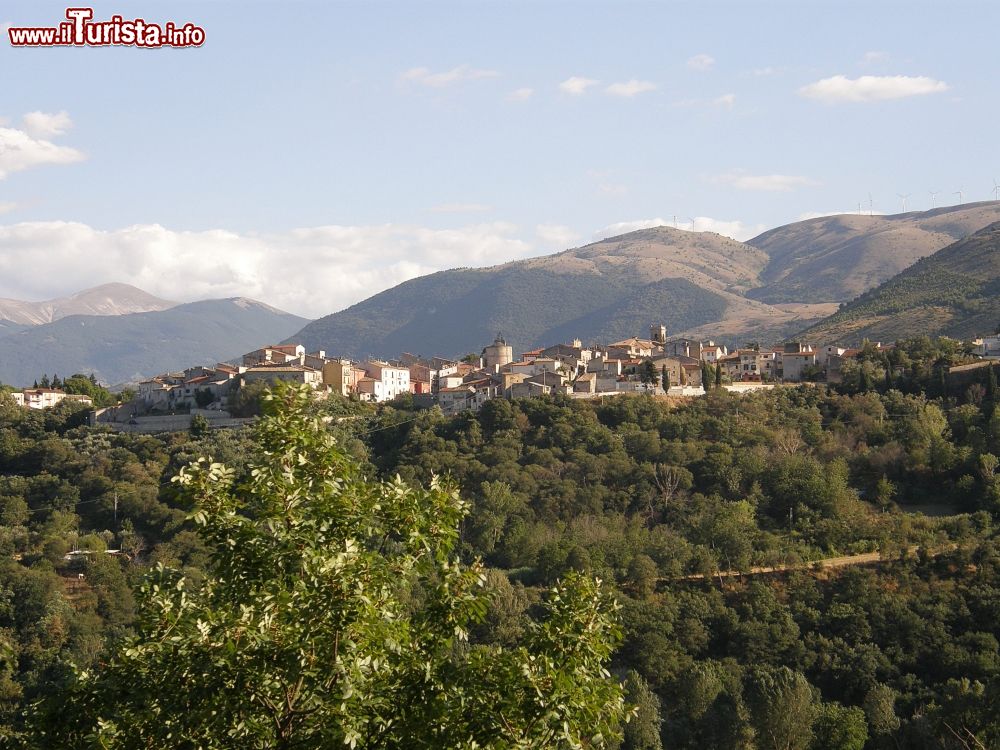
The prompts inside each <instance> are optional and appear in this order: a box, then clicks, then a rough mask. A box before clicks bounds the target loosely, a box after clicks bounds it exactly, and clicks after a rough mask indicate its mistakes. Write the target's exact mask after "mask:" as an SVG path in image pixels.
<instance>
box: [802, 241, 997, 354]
mask: <svg viewBox="0 0 1000 750" xmlns="http://www.w3.org/2000/svg"><path fill="white" fill-rule="evenodd" d="M998 323H1000V222H997V223H995V224H992V225H990V226H988V227H986V228H985V229H982V230H980V231H978V232H976V233H975V234H973V235H972V236H971V237H967V238H965V239H963V240H959V241H958V242H955V243H953V244H951V245H949V246H948V247H946V248H944V249H943V250H939V251H938V252H937V253H935V254H934V255H932V256H930V257H929V258H924V259H923V260H921V261H918V262H917V263H916V264H914V265H913V266H911V267H910V268H908V269H907V270H905V271H903V272H902V273H900V274H899V275H897V276H895V277H893V278H892V279H890V280H889V281H886V282H885V283H883V284H881V285H880V286H878V287H876V288H875V289H873V290H871V291H870V292H867V293H866V294H863V295H862V296H860V297H858V298H857V299H856V300H854V301H853V302H851V303H850V304H848V305H846V306H845V307H844V308H843V309H841V310H840V311H839V312H837V313H835V314H834V315H831V316H830V317H829V318H827V319H825V320H823V321H821V322H820V323H818V324H816V325H814V326H812V327H810V328H807V329H806V330H805V331H803V332H802V333H801V334H799V335H800V337H801V338H803V339H808V340H810V341H820V342H824V343H834V342H837V343H840V344H857V343H859V342H860V341H861V340H862V339H865V338H868V339H872V340H879V341H892V340H894V339H898V338H904V337H908V336H917V335H928V336H938V335H945V336H952V337H955V338H969V337H972V336H975V335H978V334H983V333H991V332H992V331H993V330H995V329H996V327H997V325H998Z"/></svg>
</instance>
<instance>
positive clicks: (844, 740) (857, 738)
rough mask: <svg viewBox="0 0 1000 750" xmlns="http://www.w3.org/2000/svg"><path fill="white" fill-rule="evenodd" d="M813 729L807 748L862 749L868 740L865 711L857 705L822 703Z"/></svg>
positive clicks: (828, 749)
mask: <svg viewBox="0 0 1000 750" xmlns="http://www.w3.org/2000/svg"><path fill="white" fill-rule="evenodd" d="M813 731H814V733H815V736H814V737H813V741H812V744H811V745H809V750H864V746H865V743H866V742H868V724H867V722H866V720H865V712H864V711H863V710H862V709H860V708H858V707H857V706H842V705H840V704H839V703H823V704H822V705H821V706H820V708H819V715H818V716H817V717H816V721H815V722H814V723H813Z"/></svg>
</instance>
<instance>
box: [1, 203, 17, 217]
mask: <svg viewBox="0 0 1000 750" xmlns="http://www.w3.org/2000/svg"><path fill="white" fill-rule="evenodd" d="M15 208H17V204H16V203H12V202H10V201H0V214H9V213H10V212H11V211H13V210H14V209H15Z"/></svg>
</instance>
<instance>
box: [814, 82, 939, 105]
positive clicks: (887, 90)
mask: <svg viewBox="0 0 1000 750" xmlns="http://www.w3.org/2000/svg"><path fill="white" fill-rule="evenodd" d="M947 90H948V84H947V83H945V82H944V81H938V80H935V79H933V78H928V77H926V76H861V77H860V78H848V77H847V76H833V77H831V78H824V79H822V80H820V81H816V82H815V83H810V84H809V85H807V86H803V87H802V88H800V89H799V95H800V96H804V97H806V98H807V99H815V100H817V101H821V102H825V103H827V104H839V103H842V102H855V103H857V102H877V101H884V100H889V99H904V98H906V97H910V96H926V95H927V94H939V93H941V92H943V91H947Z"/></svg>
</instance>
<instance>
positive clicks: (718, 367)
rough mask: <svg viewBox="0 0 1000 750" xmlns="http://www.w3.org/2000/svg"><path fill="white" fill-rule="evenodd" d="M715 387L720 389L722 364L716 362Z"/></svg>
mask: <svg viewBox="0 0 1000 750" xmlns="http://www.w3.org/2000/svg"><path fill="white" fill-rule="evenodd" d="M715 387H716V388H721V387H722V363H721V362H716V363H715Z"/></svg>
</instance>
